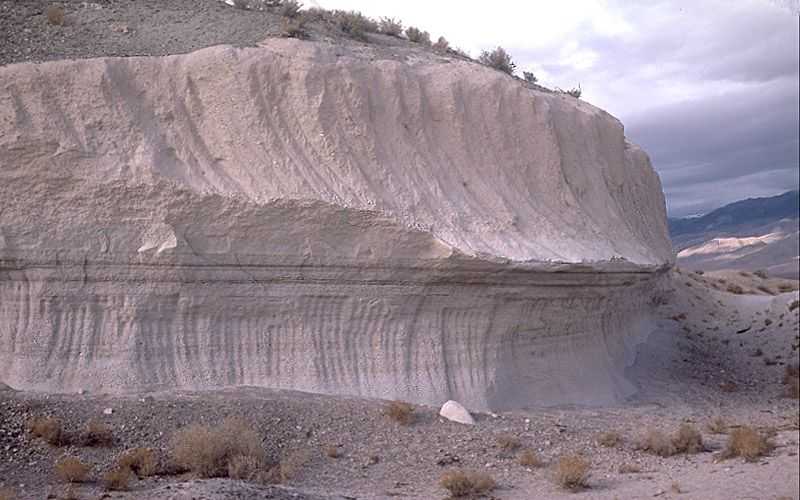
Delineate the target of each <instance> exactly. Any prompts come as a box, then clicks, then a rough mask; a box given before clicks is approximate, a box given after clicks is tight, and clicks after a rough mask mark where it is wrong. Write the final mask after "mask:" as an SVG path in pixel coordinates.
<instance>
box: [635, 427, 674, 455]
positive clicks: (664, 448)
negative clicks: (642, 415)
mask: <svg viewBox="0 0 800 500" xmlns="http://www.w3.org/2000/svg"><path fill="white" fill-rule="evenodd" d="M639 449H641V450H644V451H648V452H650V453H652V454H654V455H658V456H660V457H671V456H672V455H674V454H675V453H677V450H676V449H675V445H674V444H672V439H670V438H669V436H667V435H666V434H665V433H664V432H662V431H660V430H658V429H650V430H649V431H647V434H645V436H644V437H643V438H642V440H641V442H640V443H639Z"/></svg>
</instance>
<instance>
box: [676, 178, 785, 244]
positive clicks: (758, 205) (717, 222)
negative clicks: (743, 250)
mask: <svg viewBox="0 0 800 500" xmlns="http://www.w3.org/2000/svg"><path fill="white" fill-rule="evenodd" d="M798 212H800V191H798V190H794V191H787V192H785V193H783V194H780V195H777V196H770V197H766V198H748V199H746V200H741V201H737V202H734V203H731V204H729V205H725V206H723V207H720V208H718V209H716V210H714V211H712V212H709V213H707V214H705V215H702V216H700V217H687V218H680V219H673V218H670V219H669V220H668V224H669V234H670V236H671V237H672V239H673V242H675V241H676V239H677V240H680V239H681V238H680V237H681V236H685V235H688V234H694V233H708V232H710V231H714V232H737V231H738V230H740V229H741V228H742V227H743V226H748V225H752V226H756V225H759V226H760V225H762V224H767V223H770V222H778V221H780V220H781V219H796V218H798Z"/></svg>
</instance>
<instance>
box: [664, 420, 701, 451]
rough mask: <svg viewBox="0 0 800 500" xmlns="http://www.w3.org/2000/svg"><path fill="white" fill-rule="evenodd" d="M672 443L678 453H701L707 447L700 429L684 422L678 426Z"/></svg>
mask: <svg viewBox="0 0 800 500" xmlns="http://www.w3.org/2000/svg"><path fill="white" fill-rule="evenodd" d="M672 443H673V444H674V445H675V449H676V450H677V451H678V453H701V452H703V451H705V449H706V448H705V446H704V445H703V436H702V435H701V434H700V431H698V430H697V429H696V428H695V427H694V426H692V425H689V424H683V425H681V426H680V428H678V432H677V433H676V434H675V436H674V437H673V438H672Z"/></svg>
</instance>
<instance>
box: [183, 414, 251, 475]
mask: <svg viewBox="0 0 800 500" xmlns="http://www.w3.org/2000/svg"><path fill="white" fill-rule="evenodd" d="M171 455H172V459H173V460H174V461H175V463H176V464H177V465H178V466H180V467H183V468H185V469H187V470H189V471H191V472H194V473H196V474H198V475H199V476H201V477H206V478H209V477H225V476H227V475H228V466H229V463H230V461H231V460H232V459H233V458H234V457H239V456H245V457H252V458H253V459H254V460H256V461H259V462H261V463H266V456H265V453H264V449H263V448H262V447H261V436H260V435H259V434H258V433H257V432H256V431H255V430H253V429H252V428H251V427H250V426H249V425H247V423H245V422H244V421H243V420H241V419H238V418H227V419H225V420H224V421H223V422H222V424H220V425H219V426H218V427H213V428H212V427H209V426H207V425H197V424H195V425H190V426H188V427H186V428H184V429H182V430H180V431H178V433H177V434H176V435H175V437H174V438H173V439H172V450H171Z"/></svg>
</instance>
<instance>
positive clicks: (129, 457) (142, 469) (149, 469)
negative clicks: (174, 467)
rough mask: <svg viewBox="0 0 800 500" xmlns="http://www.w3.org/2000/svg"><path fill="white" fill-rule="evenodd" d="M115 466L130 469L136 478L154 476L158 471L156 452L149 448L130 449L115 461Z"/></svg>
mask: <svg viewBox="0 0 800 500" xmlns="http://www.w3.org/2000/svg"><path fill="white" fill-rule="evenodd" d="M117 466H119V467H121V468H127V469H130V470H131V472H133V473H134V474H136V475H137V476H138V477H148V476H152V475H155V473H156V470H157V469H158V459H157V458H156V452H155V451H153V450H152V449H150V448H132V449H130V450H127V451H125V452H124V453H123V454H122V455H120V457H119V458H118V459H117Z"/></svg>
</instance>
